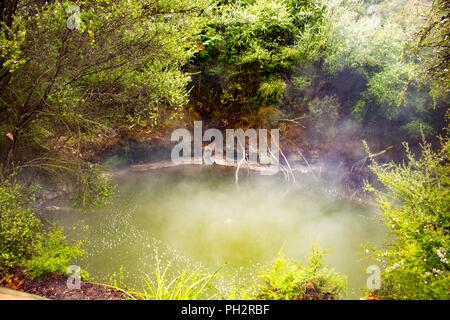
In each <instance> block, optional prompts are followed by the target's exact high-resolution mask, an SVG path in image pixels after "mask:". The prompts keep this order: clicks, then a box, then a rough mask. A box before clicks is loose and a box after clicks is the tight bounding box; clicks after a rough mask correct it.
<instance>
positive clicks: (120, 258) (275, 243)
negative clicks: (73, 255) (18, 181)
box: [51, 166, 384, 298]
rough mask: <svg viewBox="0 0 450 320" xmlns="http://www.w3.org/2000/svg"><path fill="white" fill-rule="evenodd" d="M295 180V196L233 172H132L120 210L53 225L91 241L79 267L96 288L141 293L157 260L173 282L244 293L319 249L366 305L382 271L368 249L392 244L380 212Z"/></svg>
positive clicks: (268, 180)
mask: <svg viewBox="0 0 450 320" xmlns="http://www.w3.org/2000/svg"><path fill="white" fill-rule="evenodd" d="M297 180H298V182H299V184H300V186H297V187H293V186H291V187H289V188H288V186H287V184H286V182H285V181H284V180H283V179H282V177H274V176H259V175H248V176H246V172H245V170H243V171H242V172H241V177H240V179H239V183H238V184H236V181H235V176H234V169H232V168H217V167H206V168H205V167H201V166H184V167H175V168H166V169H161V170H149V171H145V172H133V171H128V172H126V174H122V175H118V176H116V177H115V182H116V183H117V186H118V190H117V194H116V196H115V199H114V201H113V204H112V205H110V206H108V207H106V208H102V209H99V210H98V211H95V210H94V211H93V212H89V213H80V212H73V213H72V212H70V213H67V212H64V213H53V214H52V217H51V218H52V219H53V220H54V221H56V222H57V224H59V225H61V226H64V227H65V230H66V231H67V232H68V234H69V236H70V237H71V238H72V239H75V240H83V241H84V247H85V248H86V255H84V256H83V257H82V258H79V259H78V261H76V264H78V265H79V266H81V267H82V268H84V269H86V270H87V271H88V272H89V275H90V278H91V279H92V280H93V281H103V282H104V281H106V282H107V281H110V280H111V277H112V276H113V275H114V274H115V276H114V277H115V278H116V280H117V278H118V277H119V278H120V281H121V283H122V285H126V286H127V287H128V288H135V289H137V290H139V289H142V286H143V277H144V274H152V273H153V271H154V269H155V266H156V263H157V260H158V261H162V262H163V263H164V264H165V265H167V266H168V267H169V270H170V272H173V273H176V272H179V271H181V270H193V271H199V270H201V271H205V272H217V273H218V274H220V282H221V283H222V285H223V288H224V290H226V289H227V288H229V287H239V286H241V287H242V286H244V287H245V286H247V285H249V284H250V283H254V281H255V279H256V278H257V277H256V274H255V273H256V271H257V270H261V268H264V267H267V266H268V265H270V263H271V262H272V261H273V259H274V258H276V257H277V256H278V254H279V253H280V252H281V251H282V252H283V254H284V255H285V256H286V257H289V258H294V259H299V260H302V261H304V259H305V258H306V256H307V255H308V254H309V253H310V251H311V247H312V244H313V243H318V244H319V245H320V247H321V248H322V249H324V250H325V251H326V252H327V253H328V255H327V257H326V259H325V262H326V264H327V265H328V266H331V267H334V268H335V270H336V271H338V272H341V273H343V274H345V275H346V276H347V277H348V293H347V297H348V298H359V297H361V296H362V291H363V290H364V289H365V288H366V280H367V278H368V277H369V276H370V275H369V274H367V273H366V269H367V267H368V266H370V265H372V264H374V263H373V261H370V260H369V257H368V255H367V253H366V252H365V250H364V249H363V247H362V245H363V244H370V245H380V244H381V243H382V242H383V238H384V229H383V226H382V223H381V221H380V215H379V213H378V211H377V210H376V209H374V208H373V207H371V206H368V205H362V204H357V203H354V202H351V201H348V200H342V199H338V198H336V197H334V196H331V195H329V194H327V193H324V192H323V191H321V190H320V189H319V188H315V187H311V184H308V183H306V184H303V186H302V183H301V182H302V181H301V180H302V178H301V177H297Z"/></svg>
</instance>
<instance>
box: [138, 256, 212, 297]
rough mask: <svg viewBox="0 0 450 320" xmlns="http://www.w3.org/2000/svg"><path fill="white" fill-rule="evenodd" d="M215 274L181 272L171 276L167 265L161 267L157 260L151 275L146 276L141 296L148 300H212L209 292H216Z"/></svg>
mask: <svg viewBox="0 0 450 320" xmlns="http://www.w3.org/2000/svg"><path fill="white" fill-rule="evenodd" d="M217 277H218V275H217V274H202V273H198V272H189V271H183V272H181V273H179V274H177V275H174V276H171V275H170V271H169V265H167V266H165V267H163V266H161V261H160V260H159V258H157V265H156V269H155V270H154V274H153V275H146V276H145V279H144V282H145V287H144V293H143V294H141V296H142V297H143V298H144V299H148V300H199V299H205V298H208V299H212V298H214V295H213V294H211V292H214V291H216V290H217V289H216V288H215V287H214V281H215V280H216V278H217Z"/></svg>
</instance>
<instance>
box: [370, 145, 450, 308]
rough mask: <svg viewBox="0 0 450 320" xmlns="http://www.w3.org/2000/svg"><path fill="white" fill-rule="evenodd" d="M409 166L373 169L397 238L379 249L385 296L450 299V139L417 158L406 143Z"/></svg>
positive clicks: (376, 166) (380, 200) (382, 206)
mask: <svg viewBox="0 0 450 320" xmlns="http://www.w3.org/2000/svg"><path fill="white" fill-rule="evenodd" d="M405 147H406V150H407V156H408V163H407V164H395V163H388V164H384V165H382V164H377V163H374V164H373V165H372V166H371V168H372V170H373V172H374V173H375V174H376V176H377V177H378V179H379V181H380V182H381V183H382V184H383V185H384V186H385V188H384V189H383V190H375V189H374V188H373V187H371V186H370V185H367V189H368V190H370V191H372V192H374V193H375V195H376V199H377V205H378V206H379V208H380V209H381V210H382V212H383V216H384V220H385V223H386V225H387V226H388V227H389V229H390V231H391V232H392V233H393V235H394V236H395V238H394V240H393V242H392V243H390V244H389V245H387V246H386V247H385V248H383V249H382V250H380V251H378V252H377V256H378V259H379V261H382V262H383V263H384V264H385V266H384V272H383V283H382V289H381V292H380V294H381V295H382V296H383V297H386V298H394V299H445V300H448V299H450V291H449V288H450V264H449V259H450V256H449V253H450V233H449V230H450V165H449V159H450V143H449V140H448V139H446V140H445V141H443V145H442V149H441V150H440V151H439V152H434V151H433V150H432V148H431V146H430V145H429V144H425V145H424V146H423V150H422V154H421V157H420V158H417V157H416V156H414V155H413V153H412V152H411V151H409V149H408V147H407V145H405Z"/></svg>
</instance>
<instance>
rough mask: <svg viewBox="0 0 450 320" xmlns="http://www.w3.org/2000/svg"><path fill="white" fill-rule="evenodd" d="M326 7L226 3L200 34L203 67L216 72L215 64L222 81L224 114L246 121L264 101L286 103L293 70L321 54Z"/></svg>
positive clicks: (281, 0)
mask: <svg viewBox="0 0 450 320" xmlns="http://www.w3.org/2000/svg"><path fill="white" fill-rule="evenodd" d="M325 12H326V6H325V5H324V4H322V3H320V2H317V1H290V0H257V1H251V2H240V1H237V2H232V3H228V4H227V5H222V6H220V9H219V11H218V14H217V16H215V17H213V19H212V21H211V22H210V23H209V25H208V28H206V29H205V30H204V31H203V32H202V33H201V34H200V35H199V40H200V41H201V47H202V48H203V50H201V51H200V52H199V53H198V54H197V56H196V57H197V62H198V63H197V64H198V65H199V67H200V68H201V70H202V72H205V73H206V72H208V73H209V75H212V73H211V72H210V71H209V70H214V71H215V72H214V73H213V74H214V75H215V76H216V79H217V80H218V81H220V83H221V88H220V91H219V92H217V94H218V95H219V96H220V99H219V102H220V103H221V104H222V106H221V110H220V112H219V113H220V115H221V117H222V118H223V116H225V119H226V118H228V117H234V118H233V119H232V121H235V122H240V119H243V118H248V115H249V114H253V115H257V114H258V111H259V108H261V107H267V106H279V105H280V104H281V103H282V98H283V95H284V93H285V91H286V88H287V83H288V78H287V75H288V74H289V72H291V71H292V70H293V69H294V68H295V67H296V66H297V65H298V64H299V63H301V62H305V63H306V62H310V61H315V59H317V57H316V56H315V53H316V52H317V50H319V47H321V45H322V43H321V42H320V40H319V39H321V37H323V35H322V34H321V28H322V26H323V18H324V15H325ZM198 85H199V86H201V85H202V84H201V83H199V84H198ZM213 90H217V88H216V89H214V88H213ZM217 94H216V95H214V96H217ZM210 103H213V102H212V101H211V102H210ZM224 113H226V114H225V115H224ZM247 124H248V123H247Z"/></svg>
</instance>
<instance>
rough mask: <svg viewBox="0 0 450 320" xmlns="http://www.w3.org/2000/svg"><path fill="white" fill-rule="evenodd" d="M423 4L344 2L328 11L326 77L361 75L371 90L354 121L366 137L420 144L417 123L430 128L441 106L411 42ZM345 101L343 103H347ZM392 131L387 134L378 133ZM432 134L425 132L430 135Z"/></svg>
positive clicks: (404, 0) (359, 103)
mask: <svg viewBox="0 0 450 320" xmlns="http://www.w3.org/2000/svg"><path fill="white" fill-rule="evenodd" d="M422 11H423V6H422V4H419V3H417V2H416V1H411V0H399V1H392V2H390V1H379V2H375V3H373V2H366V1H358V0H355V1H342V2H337V4H335V5H334V6H333V8H332V10H330V12H331V14H330V17H329V19H327V30H328V31H327V32H328V37H327V39H328V42H327V46H326V51H325V52H324V58H325V67H326V70H327V72H329V73H331V74H337V73H340V72H347V71H348V70H352V72H357V73H360V74H361V75H363V76H364V78H365V79H366V80H365V81H366V84H367V88H366V89H365V90H363V91H361V92H360V94H359V101H356V103H353V111H354V113H353V115H354V117H355V119H356V120H358V122H359V124H360V125H361V127H362V128H363V131H364V133H365V134H366V135H373V134H377V135H380V134H381V135H383V134H385V135H390V136H391V137H392V136H393V135H395V136H398V137H402V138H403V139H411V138H413V139H418V138H420V135H417V133H418V132H417V131H416V130H411V129H412V126H413V125H414V124H415V123H418V122H420V123H422V124H423V127H424V128H432V126H433V124H432V123H431V122H430V114H433V110H434V109H433V108H435V107H436V106H437V105H438V104H439V103H440V102H439V101H438V100H437V99H436V98H437V97H436V95H435V94H434V93H433V91H434V89H433V88H434V87H435V85H436V84H435V82H434V81H432V80H430V78H429V77H428V76H426V75H425V74H424V73H423V72H422V70H423V65H424V63H423V61H424V60H423V56H422V53H419V52H418V51H417V50H415V49H414V43H413V41H412V39H414V37H415V36H416V35H417V32H418V31H419V29H420V26H421V24H420V23H418V22H420V13H421V12H422ZM343 98H344V99H345V97H343ZM380 124H382V125H383V127H385V128H387V127H389V128H390V129H389V131H387V130H386V131H387V132H383V131H382V130H380ZM436 129H437V130H440V129H442V128H434V130H424V131H423V133H424V134H432V133H433V132H434V131H436Z"/></svg>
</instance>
